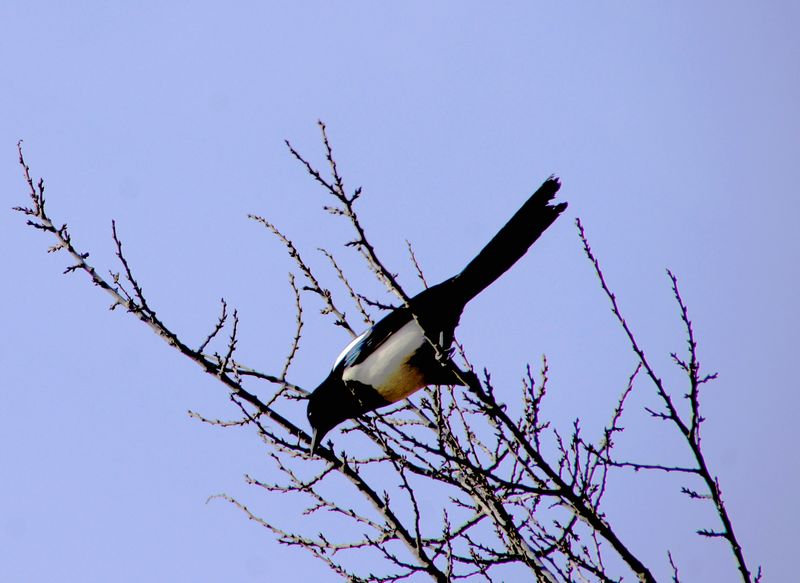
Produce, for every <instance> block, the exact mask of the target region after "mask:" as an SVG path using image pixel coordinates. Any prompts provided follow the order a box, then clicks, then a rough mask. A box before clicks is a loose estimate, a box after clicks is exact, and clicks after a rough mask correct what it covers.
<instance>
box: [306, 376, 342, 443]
mask: <svg viewBox="0 0 800 583" xmlns="http://www.w3.org/2000/svg"><path fill="white" fill-rule="evenodd" d="M346 395H347V393H346V390H345V386H344V382H343V381H342V380H341V379H340V378H336V377H330V376H329V377H328V378H326V379H325V380H324V381H322V384H321V385H320V386H318V387H317V388H316V389H314V392H313V393H311V396H310V397H309V398H308V410H307V413H306V414H307V415H308V422H309V424H310V425H311V429H312V430H313V433H312V438H311V453H312V455H313V454H314V453H315V452H316V450H317V447H318V446H319V444H320V443H322V439H323V438H324V437H325V435H326V434H327V433H328V432H329V431H330V430H331V429H333V428H334V427H336V426H337V425H338V424H339V423H341V422H342V421H344V420H345V419H348V418H349V417H351V415H348V414H347V413H346V412H345V407H344V406H343V405H344V403H343V402H342V400H343V397H345V396H346Z"/></svg>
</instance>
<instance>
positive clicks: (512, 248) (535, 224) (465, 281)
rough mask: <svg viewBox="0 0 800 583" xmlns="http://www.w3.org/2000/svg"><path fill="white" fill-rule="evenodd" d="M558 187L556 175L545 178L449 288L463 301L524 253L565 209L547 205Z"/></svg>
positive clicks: (477, 291) (500, 273)
mask: <svg viewBox="0 0 800 583" xmlns="http://www.w3.org/2000/svg"><path fill="white" fill-rule="evenodd" d="M560 187H561V183H560V182H559V181H558V178H555V177H550V178H548V179H547V180H546V181H545V182H544V184H542V185H541V186H540V187H539V189H538V190H537V191H536V192H534V193H533V195H531V197H530V198H529V199H528V201H527V202H526V203H525V204H523V205H522V208H520V209H519V210H518V211H517V212H516V214H515V215H514V216H513V217H511V220H509V221H508V222H507V223H506V224H505V226H504V227H503V228H502V229H500V231H499V232H498V233H497V234H496V235H495V236H494V238H493V239H492V240H491V241H489V243H488V244H487V245H486V246H485V247H484V248H483V249H481V252H480V253H478V256H477V257H475V259H473V260H472V261H470V262H469V264H468V265H467V266H466V267H465V268H464V270H463V271H462V272H461V273H459V274H458V275H457V276H455V277H454V278H453V279H452V280H451V281H452V284H453V285H452V289H455V290H456V293H458V294H459V295H460V296H461V299H462V300H463V302H464V304H466V303H467V302H469V301H470V300H471V299H472V298H474V297H475V296H476V295H478V294H479V293H480V292H481V291H483V290H484V289H486V288H487V287H488V286H489V285H490V284H491V283H492V282H493V281H494V280H496V279H497V278H498V277H500V276H501V275H503V273H505V272H506V271H507V270H508V269H509V268H510V267H511V266H512V265H514V263H516V262H517V260H518V259H519V258H520V257H522V256H523V255H525V252H526V251H527V250H528V248H529V247H530V246H531V245H533V242H534V241H536V239H538V238H539V236H540V235H541V234H542V233H544V232H545V230H546V229H547V227H549V226H550V225H552V224H553V222H554V221H555V220H556V219H557V218H558V215H560V214H561V213H562V212H564V209H566V208H567V203H565V202H562V203H560V204H556V205H552V204H550V202H551V201H552V200H553V198H554V197H555V195H556V192H558V189H559V188H560Z"/></svg>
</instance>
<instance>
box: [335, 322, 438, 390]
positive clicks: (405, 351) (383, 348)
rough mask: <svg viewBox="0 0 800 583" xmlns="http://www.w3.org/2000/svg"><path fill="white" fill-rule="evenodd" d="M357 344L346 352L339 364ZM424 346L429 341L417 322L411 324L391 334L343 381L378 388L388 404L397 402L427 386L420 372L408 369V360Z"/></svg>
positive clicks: (347, 374) (350, 371) (347, 373)
mask: <svg viewBox="0 0 800 583" xmlns="http://www.w3.org/2000/svg"><path fill="white" fill-rule="evenodd" d="M362 336H363V334H362ZM359 338H360V337H359ZM357 340H358V339H356V340H354V341H353V342H352V343H351V346H348V347H347V348H345V350H344V352H343V353H342V356H340V357H339V360H341V359H342V358H343V357H344V354H346V353H347V351H348V350H349V349H350V348H351V347H352V344H354V343H355V342H356V341H357ZM424 342H426V340H425V334H424V333H423V332H422V328H420V326H419V324H417V321H416V320H411V321H410V322H408V323H407V324H406V325H405V326H403V327H402V328H400V329H399V330H398V331H397V332H395V333H394V334H392V336H391V337H390V338H389V339H388V340H387V341H386V342H384V343H383V344H381V345H380V346H379V347H378V349H377V350H375V352H373V353H372V354H370V355H369V356H368V357H367V358H366V360H364V361H363V362H360V363H359V364H357V365H355V366H351V367H348V368H347V369H346V370H345V371H344V374H343V375H342V379H343V380H344V381H357V382H359V383H363V384H365V385H369V386H371V387H375V389H376V390H377V391H378V392H379V393H381V395H383V396H384V398H386V399H387V400H388V401H390V402H394V401H398V400H400V399H402V398H404V397H405V396H407V395H409V394H410V393H413V392H414V391H415V390H417V389H419V388H420V387H422V386H424V383H423V381H422V375H421V374H420V373H419V371H417V370H416V369H414V368H413V367H410V366H408V365H407V362H408V359H409V358H411V356H413V355H414V353H415V352H416V351H417V349H418V348H419V347H420V346H422V345H423V343H424ZM337 363H338V361H337Z"/></svg>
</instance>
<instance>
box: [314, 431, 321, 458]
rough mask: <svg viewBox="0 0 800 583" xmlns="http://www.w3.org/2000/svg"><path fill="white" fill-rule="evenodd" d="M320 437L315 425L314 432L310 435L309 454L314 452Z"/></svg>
mask: <svg viewBox="0 0 800 583" xmlns="http://www.w3.org/2000/svg"><path fill="white" fill-rule="evenodd" d="M320 439H322V432H321V431H320V430H319V429H317V428H316V427H315V428H314V433H313V434H312V436H311V455H314V454H315V453H316V451H317V447H318V446H319V441H320Z"/></svg>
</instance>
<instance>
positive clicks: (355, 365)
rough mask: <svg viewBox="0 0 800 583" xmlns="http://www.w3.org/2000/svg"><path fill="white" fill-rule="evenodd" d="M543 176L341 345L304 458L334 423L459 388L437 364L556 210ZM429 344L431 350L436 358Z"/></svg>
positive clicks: (313, 402) (555, 184) (313, 411)
mask: <svg viewBox="0 0 800 583" xmlns="http://www.w3.org/2000/svg"><path fill="white" fill-rule="evenodd" d="M560 186H561V183H560V182H559V180H558V178H555V177H552V176H551V177H550V178H549V179H547V180H546V181H545V182H544V184H542V186H541V187H539V189H538V190H537V191H536V192H534V193H533V194H532V195H531V197H530V198H529V199H528V200H527V202H525V204H523V205H522V207H521V208H520V209H519V210H518V211H517V212H516V214H515V215H514V216H513V217H511V219H510V220H509V221H508V222H507V223H506V224H505V226H504V227H503V228H502V229H500V231H499V232H498V233H497V234H496V235H495V236H494V238H493V239H492V240H491V241H489V243H488V244H487V245H486V246H485V247H484V248H483V249H482V250H481V252H480V253H478V255H477V256H476V257H475V258H474V259H473V260H472V261H470V262H469V264H468V265H467V266H466V267H465V268H464V269H463V270H462V271H461V272H460V273H459V274H457V275H455V276H453V277H451V278H450V279H446V280H444V281H443V282H441V283H439V284H437V285H434V286H432V287H429V288H427V289H425V290H423V291H422V292H420V293H418V294H417V295H416V296H414V297H413V298H411V299H410V301H409V302H408V306H401V307H398V308H395V309H393V310H392V311H391V312H389V313H388V314H387V315H386V316H384V317H383V318H382V319H381V320H380V321H379V322H378V323H376V324H375V325H374V326H372V327H371V328H369V329H368V330H367V331H366V332H364V333H363V334H361V335H360V336H358V337H357V338H355V339H353V341H352V342H350V344H348V345H347V346H346V347H345V349H344V350H343V351H342V353H341V354H340V355H339V357H338V358H337V359H336V362H335V363H334V365H333V369H332V370H331V372H330V374H329V375H328V377H327V378H326V379H325V380H324V381H322V383H321V384H320V385H319V386H318V387H317V388H316V389H314V391H313V393H311V395H310V397H309V401H308V421H309V423H310V424H311V428H312V429H313V432H314V433H313V437H312V440H311V453H312V454H313V453H314V452H315V451H316V449H317V447H318V446H319V444H320V442H321V441H322V438H323V437H324V436H325V435H326V434H327V433H328V432H329V431H330V430H331V429H333V428H334V427H336V426H337V425H338V424H339V423H342V422H343V421H346V420H347V419H352V418H355V417H358V416H360V415H362V414H364V413H366V412H368V411H372V410H374V409H378V408H379V407H384V406H386V405H390V404H392V403H396V402H397V401H400V400H401V399H405V398H406V397H408V396H409V395H411V394H412V393H414V392H415V391H417V390H418V389H421V388H422V387H424V386H427V385H463V382H462V381H461V380H460V379H459V378H458V377H459V376H460V375H458V374H457V373H456V372H454V370H453V369H454V367H453V366H452V365H451V364H449V363H448V362H446V361H445V359H446V358H447V357H448V356H449V352H450V351H448V349H449V348H450V345H451V344H452V343H453V339H454V334H455V329H456V326H457V325H458V321H459V318H460V317H461V313H462V312H463V310H464V307H465V306H466V305H467V303H468V302H469V301H470V300H471V299H472V298H474V297H475V296H476V295H478V294H479V293H480V292H481V291H483V290H484V289H486V288H487V287H488V286H489V285H490V284H491V283H492V282H494V281H495V280H496V279H497V278H498V277H500V276H501V275H502V274H503V273H505V272H506V271H507V270H508V269H509V268H510V267H511V266H512V265H514V263H516V262H517V260H518V259H520V258H521V257H522V256H523V255H524V254H525V252H526V251H527V250H528V248H529V247H530V246H531V245H532V244H533V242H534V241H536V239H538V238H539V236H540V235H541V234H542V233H544V231H545V230H546V229H547V227H549V226H550V225H551V224H553V222H554V221H555V220H556V219H557V218H558V216H559V215H560V214H561V213H562V212H564V209H566V208H567V203H565V202H563V203H560V204H551V201H552V200H553V198H554V197H555V195H556V192H557V191H558V189H559V187H560ZM432 342H435V343H436V344H437V345H438V348H439V349H440V350H442V351H446V355H445V357H444V358H443V355H442V353H441V352H439V350H437V348H434V345H433V344H432Z"/></svg>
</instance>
